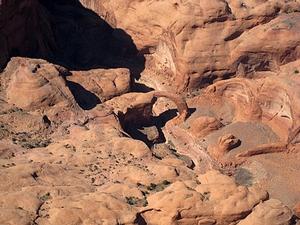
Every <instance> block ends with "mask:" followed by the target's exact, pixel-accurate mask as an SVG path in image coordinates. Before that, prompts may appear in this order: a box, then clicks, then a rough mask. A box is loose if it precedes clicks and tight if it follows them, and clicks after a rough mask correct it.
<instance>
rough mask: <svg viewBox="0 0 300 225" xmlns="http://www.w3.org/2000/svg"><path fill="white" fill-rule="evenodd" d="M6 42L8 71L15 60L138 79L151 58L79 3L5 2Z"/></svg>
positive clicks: (0, 31)
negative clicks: (116, 71) (125, 73)
mask: <svg viewBox="0 0 300 225" xmlns="http://www.w3.org/2000/svg"><path fill="white" fill-rule="evenodd" d="M16 7H18V9H19V11H18V10H14V8H16ZM20 24H21V25H22V29H19V27H20ZM0 41H1V43H0V50H1V57H0V67H2V69H3V67H4V66H5V63H7V61H8V60H9V59H10V58H11V57H13V56H23V57H31V58H42V59H46V60H48V61H50V62H52V63H55V64H59V65H62V66H64V67H66V68H68V69H70V70H89V69H95V68H105V69H107V68H121V67H122V68H128V69H129V70H130V71H131V74H132V77H133V78H139V74H140V73H141V72H142V71H143V70H144V64H145V58H144V57H143V55H142V54H140V53H139V51H138V49H137V48H136V46H135V44H134V43H133V40H132V38H131V37H130V35H128V34H127V33H126V32H125V31H124V30H121V29H117V28H113V27H112V26H110V25H109V24H108V23H107V22H106V21H105V20H103V19H102V18H101V17H100V16H99V15H98V14H96V13H95V12H93V11H92V10H90V9H87V8H85V7H84V6H82V5H81V3H80V2H79V1H78V0H68V1H67V0H61V1H59V0H54V1H53V0H52V1H48V0H32V1H24V2H23V3H22V1H20V3H18V2H15V1H8V0H3V1H2V4H1V6H0Z"/></svg>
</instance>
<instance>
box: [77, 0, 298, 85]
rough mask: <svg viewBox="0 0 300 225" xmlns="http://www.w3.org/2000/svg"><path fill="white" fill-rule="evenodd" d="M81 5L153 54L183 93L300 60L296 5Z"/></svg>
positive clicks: (217, 0) (217, 2)
mask: <svg viewBox="0 0 300 225" xmlns="http://www.w3.org/2000/svg"><path fill="white" fill-rule="evenodd" d="M81 2H82V3H83V4H84V5H85V6H87V7H89V8H91V9H93V10H95V11H96V12H97V13H99V14H100V15H102V17H103V18H105V19H106V20H107V21H109V23H110V24H112V25H113V26H114V27H120V28H122V29H124V30H126V31H127V32H128V33H129V34H130V35H131V36H132V38H133V40H134V42H135V44H136V45H137V47H138V48H139V49H141V50H142V51H144V52H151V53H155V54H154V58H155V59H156V60H157V63H156V64H163V65H164V66H165V67H167V68H168V70H169V71H171V74H172V76H173V77H174V78H175V84H176V85H177V87H179V89H180V90H184V89H186V88H190V89H196V88H199V87H203V86H206V85H207V84H210V83H212V82H213V81H215V80H220V79H226V78H229V77H234V76H246V77H252V76H253V72H254V71H273V72H274V71H276V70H277V69H278V67H279V66H280V65H283V64H286V63H288V62H291V61H294V60H295V59H298V58H299V47H298V46H299V41H300V40H299V37H300V34H299V20H300V19H299V14H298V13H293V12H297V11H299V9H300V3H299V2H297V1H277V0H276V1H243V2H240V1H239V2H237V1H222V0H214V1H200V2H199V1H194V0H185V1H101V2H100V1H91V0H89V1H85V0H82V1H81ZM161 76H164V74H161Z"/></svg>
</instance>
